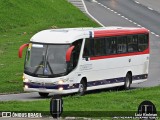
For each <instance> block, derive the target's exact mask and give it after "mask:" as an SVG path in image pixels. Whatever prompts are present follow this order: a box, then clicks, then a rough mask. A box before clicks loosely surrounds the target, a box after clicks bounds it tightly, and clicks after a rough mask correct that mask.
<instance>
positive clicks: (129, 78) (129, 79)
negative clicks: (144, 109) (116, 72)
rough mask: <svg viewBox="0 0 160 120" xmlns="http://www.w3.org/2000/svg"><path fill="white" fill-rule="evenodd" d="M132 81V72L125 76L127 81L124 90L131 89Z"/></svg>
mask: <svg viewBox="0 0 160 120" xmlns="http://www.w3.org/2000/svg"><path fill="white" fill-rule="evenodd" d="M131 81H132V76H131V75H130V74H127V75H126V78H125V83H124V86H123V89H124V90H129V89H130V87H131Z"/></svg>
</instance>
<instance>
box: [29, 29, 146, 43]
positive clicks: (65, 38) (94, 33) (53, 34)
mask: <svg viewBox="0 0 160 120" xmlns="http://www.w3.org/2000/svg"><path fill="white" fill-rule="evenodd" d="M141 33H148V30H147V29H145V28H138V27H99V28H89V27H88V28H65V29H49V30H43V31H40V32H38V33H36V34H35V35H34V36H33V37H32V38H31V40H30V41H31V42H38V43H51V44H67V43H72V42H74V41H76V40H78V39H83V38H90V37H104V36H106V37H107V36H117V35H129V34H141Z"/></svg>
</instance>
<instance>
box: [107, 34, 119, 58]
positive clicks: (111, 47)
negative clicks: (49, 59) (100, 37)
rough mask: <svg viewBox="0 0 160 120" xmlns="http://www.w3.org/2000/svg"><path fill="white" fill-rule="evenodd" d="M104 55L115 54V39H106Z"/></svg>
mask: <svg viewBox="0 0 160 120" xmlns="http://www.w3.org/2000/svg"><path fill="white" fill-rule="evenodd" d="M106 53H107V55H109V54H116V53H117V40H116V37H109V38H106Z"/></svg>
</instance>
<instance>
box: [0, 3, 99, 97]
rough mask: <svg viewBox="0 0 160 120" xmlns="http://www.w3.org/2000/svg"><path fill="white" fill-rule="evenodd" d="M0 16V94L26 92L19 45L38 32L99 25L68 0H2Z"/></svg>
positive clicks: (22, 60)
mask: <svg viewBox="0 0 160 120" xmlns="http://www.w3.org/2000/svg"><path fill="white" fill-rule="evenodd" d="M0 18H1V19H0V94H2V93H13V92H14V93H15V92H16V93H17V92H23V90H22V73H23V66H24V57H23V59H19V58H18V49H19V47H20V45H22V44H23V43H27V42H29V39H30V38H31V36H33V35H34V34H35V33H36V32H38V31H40V30H43V29H49V28H52V27H58V28H66V27H87V26H88V27H90V26H92V27H95V26H98V25H97V24H96V23H95V22H94V21H92V20H90V19H89V18H88V17H86V16H85V15H84V14H83V13H82V12H80V10H79V9H77V8H76V7H74V6H72V5H71V4H70V3H68V2H67V1H66V0H30V1H29V0H27V1H24V0H1V1H0Z"/></svg>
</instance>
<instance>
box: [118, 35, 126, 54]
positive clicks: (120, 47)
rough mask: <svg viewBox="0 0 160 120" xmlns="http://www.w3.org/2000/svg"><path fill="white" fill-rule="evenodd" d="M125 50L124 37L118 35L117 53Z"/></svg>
mask: <svg viewBox="0 0 160 120" xmlns="http://www.w3.org/2000/svg"><path fill="white" fill-rule="evenodd" d="M126 52H127V43H126V37H118V40H117V53H126Z"/></svg>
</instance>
